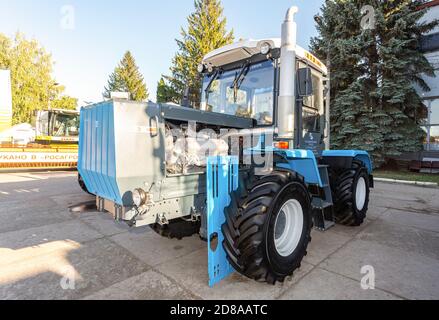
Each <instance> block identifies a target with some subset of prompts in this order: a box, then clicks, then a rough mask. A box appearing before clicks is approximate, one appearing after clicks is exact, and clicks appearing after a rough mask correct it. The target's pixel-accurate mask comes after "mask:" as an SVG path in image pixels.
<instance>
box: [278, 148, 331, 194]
mask: <svg viewBox="0 0 439 320" xmlns="http://www.w3.org/2000/svg"><path fill="white" fill-rule="evenodd" d="M273 151H274V152H278V153H281V154H283V155H284V156H285V157H286V159H287V161H288V163H279V164H277V165H276V166H277V167H279V168H285V169H290V170H293V171H295V172H297V173H298V174H300V175H301V176H303V177H304V178H305V182H306V183H309V184H317V185H319V186H320V187H322V188H323V187H324V184H323V181H322V178H321V177H320V172H319V166H318V163H317V159H316V156H315V155H314V153H313V152H312V151H311V150H281V149H273Z"/></svg>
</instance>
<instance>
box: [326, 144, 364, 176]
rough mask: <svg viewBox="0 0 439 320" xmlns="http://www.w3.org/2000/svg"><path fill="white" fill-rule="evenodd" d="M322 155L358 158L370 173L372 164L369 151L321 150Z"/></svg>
mask: <svg viewBox="0 0 439 320" xmlns="http://www.w3.org/2000/svg"><path fill="white" fill-rule="evenodd" d="M323 157H348V158H352V159H357V160H360V161H362V162H363V163H364V165H365V166H366V168H367V170H368V171H369V174H372V171H373V164H372V160H371V158H370V156H369V153H367V152H366V151H361V150H326V151H323Z"/></svg>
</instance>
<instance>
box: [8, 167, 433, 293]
mask: <svg viewBox="0 0 439 320" xmlns="http://www.w3.org/2000/svg"><path fill="white" fill-rule="evenodd" d="M90 200H93V198H91V197H90V196H88V195H87V194H84V193H83V192H82V191H81V190H80V189H79V187H78V186H77V184H76V174H75V173H74V172H54V173H16V174H0V218H1V222H0V299H239V300H243V299H260V300H264V299H439V189H429V188H420V187H412V186H402V185H401V186H400V185H393V184H382V183H378V184H377V185H376V189H375V190H374V191H373V193H372V196H371V205H370V210H369V216H368V219H367V221H366V223H365V224H364V225H363V226H362V227H359V228H347V227H342V226H336V227H334V228H333V229H331V230H330V231H327V232H326V233H320V232H318V231H314V232H313V241H312V243H311V245H310V247H309V250H308V251H309V254H308V256H307V257H306V258H305V260H304V262H303V263H302V267H301V269H300V270H298V271H297V272H296V273H295V274H294V276H293V277H292V278H291V279H289V280H288V281H286V282H285V283H284V284H277V285H276V286H270V285H265V284H260V283H256V282H253V281H251V280H248V279H246V278H244V277H242V276H240V275H237V274H234V275H232V276H231V277H230V278H228V279H226V280H225V281H223V282H222V283H220V284H219V285H217V286H216V287H214V288H209V286H208V275H207V248H206V247H207V246H206V243H204V242H202V241H200V240H199V238H198V237H197V236H194V237H192V238H188V239H184V240H182V241H177V240H168V239H164V238H161V237H160V236H158V235H156V234H155V233H153V232H152V231H151V230H150V229H149V228H147V227H146V228H140V229H130V228H128V227H127V226H126V225H124V224H117V223H115V222H114V221H113V220H112V219H111V218H110V217H109V216H107V215H106V214H103V213H97V212H84V213H71V212H70V211H69V209H68V208H69V207H70V206H74V205H76V204H78V203H83V202H87V201H90ZM364 268H366V269H364ZM371 268H373V269H371ZM362 271H363V272H366V271H367V272H369V273H367V274H366V273H362ZM372 271H373V273H370V272H372ZM373 274H374V275H375V279H374V280H375V281H374V283H373V281H368V282H367V283H366V284H369V286H371V285H373V284H374V287H375V288H374V289H368V290H364V288H363V287H362V281H361V280H362V279H363V278H364V277H365V276H368V275H373ZM368 279H371V278H368ZM363 284H364V283H363Z"/></svg>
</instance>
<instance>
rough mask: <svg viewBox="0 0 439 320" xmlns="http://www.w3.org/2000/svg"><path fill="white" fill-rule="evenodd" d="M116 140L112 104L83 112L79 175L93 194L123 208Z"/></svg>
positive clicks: (106, 103) (102, 104) (97, 106)
mask: <svg viewBox="0 0 439 320" xmlns="http://www.w3.org/2000/svg"><path fill="white" fill-rule="evenodd" d="M114 139H115V135H114V108H113V103H112V102H111V101H109V102H104V103H101V104H98V105H96V106H94V107H93V108H83V109H82V110H81V128H80V135H79V160H78V171H79V173H80V174H81V176H82V178H83V180H84V183H85V185H86V186H87V189H88V190H89V191H90V192H91V193H93V194H95V195H97V196H100V197H102V198H105V199H108V200H111V201H113V202H115V203H118V204H122V196H121V194H120V192H119V189H118V186H117V182H116V150H115V140H114Z"/></svg>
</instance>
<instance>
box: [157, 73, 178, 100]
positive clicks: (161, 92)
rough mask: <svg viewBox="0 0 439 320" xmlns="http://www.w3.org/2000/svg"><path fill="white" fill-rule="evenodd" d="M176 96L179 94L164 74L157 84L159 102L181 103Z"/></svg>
mask: <svg viewBox="0 0 439 320" xmlns="http://www.w3.org/2000/svg"><path fill="white" fill-rule="evenodd" d="M175 97H177V94H176V93H175V92H174V90H173V89H172V87H171V86H170V85H169V84H168V83H167V81H166V80H165V78H164V77H163V76H162V77H161V78H160V81H159V82H158V84H157V103H167V102H173V103H179V102H180V101H179V100H176V99H175Z"/></svg>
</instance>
